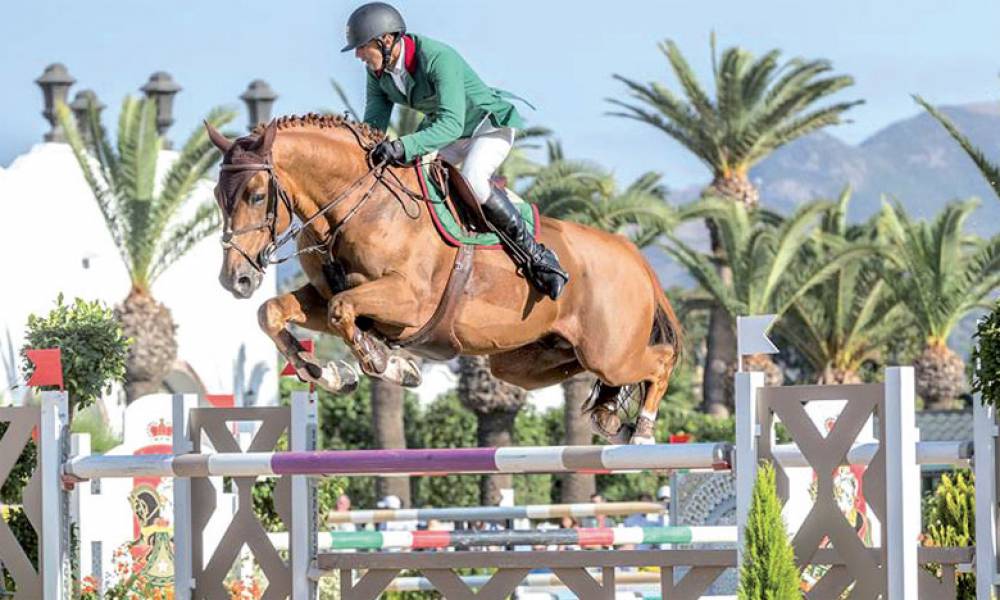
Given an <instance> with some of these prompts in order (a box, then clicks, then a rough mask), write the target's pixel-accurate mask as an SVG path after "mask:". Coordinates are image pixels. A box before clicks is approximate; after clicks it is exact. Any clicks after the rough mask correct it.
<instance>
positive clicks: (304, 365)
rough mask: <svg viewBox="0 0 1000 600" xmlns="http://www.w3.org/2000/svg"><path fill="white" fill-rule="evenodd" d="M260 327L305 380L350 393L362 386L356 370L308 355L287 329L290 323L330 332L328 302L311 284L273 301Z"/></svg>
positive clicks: (260, 314) (264, 310)
mask: <svg viewBox="0 0 1000 600" xmlns="http://www.w3.org/2000/svg"><path fill="white" fill-rule="evenodd" d="M257 320H258V322H259V323H260V328H261V329H263V330H264V332H265V333H266V334H267V335H268V337H270V338H271V340H272V341H274V345H275V346H277V348H278V351H279V352H281V353H282V354H283V355H284V356H285V358H286V359H288V362H289V363H290V364H291V365H292V368H293V369H295V373H296V374H297V375H298V376H299V379H301V380H302V381H308V382H310V383H315V384H316V385H318V386H320V387H321V388H323V389H325V390H327V391H330V392H340V393H346V392H349V391H351V390H353V389H354V387H355V386H356V385H357V383H358V374H357V372H356V371H355V370H354V367H352V366H351V365H348V364H347V363H344V362H341V363H340V364H339V365H338V364H335V363H327V364H326V365H323V364H321V363H320V362H319V361H318V360H317V359H316V357H315V356H313V355H312V353H310V352H307V351H306V349H305V348H303V347H302V345H301V344H300V343H299V341H298V340H297V339H295V336H293V335H292V334H291V333H289V331H288V329H286V327H287V326H288V324H289V323H294V324H296V325H301V326H302V327H306V328H308V329H312V330H314V331H320V332H323V333H328V332H329V329H328V328H327V322H326V300H324V299H323V297H322V296H321V295H320V293H319V292H318V291H317V290H316V288H314V287H313V286H312V285H311V284H306V285H305V286H304V287H301V288H299V289H297V290H295V291H294V292H292V293H290V294H283V295H281V296H277V297H275V298H271V299H270V300H268V301H267V302H265V303H264V304H262V305H261V307H260V309H259V310H258V311H257Z"/></svg>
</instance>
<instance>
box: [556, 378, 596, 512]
mask: <svg viewBox="0 0 1000 600" xmlns="http://www.w3.org/2000/svg"><path fill="white" fill-rule="evenodd" d="M593 386H594V376H593V375H590V374H589V373H581V374H580V375H577V376H575V377H572V378H570V379H568V380H566V381H564V382H563V384H562V389H563V397H564V398H565V403H564V408H563V411H564V412H563V424H564V426H565V429H566V441H565V443H566V445H567V446H589V445H590V444H591V443H592V442H593V439H594V434H593V432H592V431H591V430H590V419H589V418H588V417H587V416H586V415H584V414H583V405H584V403H586V402H587V398H588V397H589V396H590V390H591V388H593ZM596 491H597V482H596V480H595V478H594V476H593V475H591V474H587V473H566V474H564V475H563V476H562V483H561V487H560V492H559V495H560V501H561V502H564V503H570V502H588V501H589V500H590V497H591V496H592V495H593V494H594V492H596Z"/></svg>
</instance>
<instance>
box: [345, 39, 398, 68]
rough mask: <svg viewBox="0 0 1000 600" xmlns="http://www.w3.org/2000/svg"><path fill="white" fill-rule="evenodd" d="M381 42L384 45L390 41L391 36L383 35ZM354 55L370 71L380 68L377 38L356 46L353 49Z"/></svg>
mask: <svg viewBox="0 0 1000 600" xmlns="http://www.w3.org/2000/svg"><path fill="white" fill-rule="evenodd" d="M382 42H383V43H384V44H386V45H389V44H391V43H392V36H391V35H388V34H387V35H385V36H383V39H382ZM354 56H355V57H357V59H358V60H360V61H361V62H363V63H365V66H366V67H368V68H369V69H370V70H372V71H381V70H382V49H381V48H379V45H378V40H372V41H370V42H368V43H367V44H364V45H361V46H358V47H357V48H355V49H354Z"/></svg>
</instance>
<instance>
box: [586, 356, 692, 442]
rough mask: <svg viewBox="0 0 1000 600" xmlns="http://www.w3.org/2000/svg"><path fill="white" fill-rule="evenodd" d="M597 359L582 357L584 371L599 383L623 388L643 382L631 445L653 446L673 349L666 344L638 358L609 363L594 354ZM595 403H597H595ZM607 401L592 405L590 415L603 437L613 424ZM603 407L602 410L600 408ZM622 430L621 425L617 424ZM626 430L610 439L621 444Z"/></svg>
mask: <svg viewBox="0 0 1000 600" xmlns="http://www.w3.org/2000/svg"><path fill="white" fill-rule="evenodd" d="M597 356H598V360H597V361H594V362H590V361H588V358H590V356H588V354H587V353H586V352H585V353H584V355H583V361H584V366H585V367H586V368H587V370H589V371H591V372H593V373H594V374H596V375H597V376H598V377H599V378H600V379H601V381H603V382H605V383H606V384H607V385H609V386H623V385H627V384H633V383H638V382H645V383H646V393H645V395H644V396H643V398H642V409H641V412H640V414H639V417H638V419H637V421H636V423H635V433H634V434H632V436H631V442H632V443H633V444H652V443H654V441H655V440H654V437H653V432H654V427H655V424H656V414H657V412H658V410H659V407H660V400H661V399H662V398H663V395H664V394H665V393H666V392H667V384H668V382H669V380H670V373H671V371H672V370H673V367H674V362H675V360H676V356H675V353H674V349H673V348H672V347H671V346H669V345H655V346H647V347H645V348H643V350H642V354H641V355H640V356H639V357H638V358H637V359H628V360H614V361H613V360H609V359H608V357H607V356H606V355H601V354H597ZM595 404H596V403H595ZM608 406H609V402H608V401H605V402H603V403H601V404H600V406H595V410H594V411H593V413H592V416H591V419H592V422H593V421H594V420H595V419H597V420H598V421H600V423H595V430H597V425H601V429H604V431H597V433H599V434H600V435H602V436H604V437H609V435H608V434H609V433H612V432H611V429H613V428H614V427H613V426H614V425H615V423H614V422H613V421H612V419H611V417H610V411H609V410H608ZM602 407H603V408H602ZM618 425H619V427H621V424H620V422H619V423H618ZM626 434H627V430H625V429H624V428H621V429H618V430H617V431H615V432H614V435H612V436H611V438H610V439H612V440H613V441H623V438H624V436H625V435H626Z"/></svg>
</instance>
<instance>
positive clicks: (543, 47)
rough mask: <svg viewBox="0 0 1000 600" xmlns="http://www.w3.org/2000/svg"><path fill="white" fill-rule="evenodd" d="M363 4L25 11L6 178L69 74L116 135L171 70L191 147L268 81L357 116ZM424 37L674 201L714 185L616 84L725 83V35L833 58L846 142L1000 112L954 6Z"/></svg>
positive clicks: (753, 9)
mask: <svg viewBox="0 0 1000 600" xmlns="http://www.w3.org/2000/svg"><path fill="white" fill-rule="evenodd" d="M358 4H359V3H356V2H343V1H318V0H289V1H284V2H262V1H256V0H250V1H244V2H217V1H210V0H204V1H201V2H193V1H189V0H174V1H162V0H161V1H158V2H152V1H146V0H133V1H129V2H125V1H115V2H112V1H100V0H98V1H95V2H79V1H73V2H70V1H53V0H32V1H30V2H15V3H7V6H5V7H4V15H3V18H2V19H0V43H2V44H3V53H2V56H3V58H2V59H0V81H2V82H3V88H2V93H0V127H2V129H0V130H2V132H3V134H2V136H0V165H3V166H8V165H9V164H10V162H11V161H12V160H13V158H14V157H16V156H17V155H19V154H21V153H23V152H26V151H27V150H28V149H29V148H30V146H31V145H32V144H34V143H36V142H38V141H41V138H42V135H43V133H44V132H45V131H47V129H48V125H47V123H46V122H45V121H44V119H43V118H42V117H41V115H40V111H41V108H42V101H41V93H40V90H39V89H38V87H37V86H36V85H35V84H34V83H33V80H34V79H35V78H36V77H38V76H39V75H40V74H41V73H42V71H43V70H44V68H45V66H46V65H48V64H49V63H52V62H57V61H58V62H62V63H64V64H65V65H66V66H67V67H68V69H69V70H70V73H71V74H72V75H73V76H74V77H76V79H77V84H76V86H75V87H74V88H73V89H72V90H71V92H70V98H72V96H73V94H74V93H75V92H76V91H77V90H80V89H84V88H92V89H94V90H95V91H96V92H97V93H98V95H99V96H100V98H101V99H102V101H103V102H104V103H105V104H107V105H108V109H106V111H105V122H106V123H114V119H116V118H117V112H118V110H117V109H118V106H119V104H120V102H121V99H122V98H123V97H124V96H125V95H126V94H129V93H138V88H139V87H140V86H141V85H142V84H143V83H145V81H146V80H147V79H148V77H149V75H150V74H151V73H152V72H154V71H156V70H160V69H163V70H166V71H168V72H170V73H171V74H172V75H173V76H174V78H175V79H176V81H177V82H178V83H179V84H180V85H182V86H183V87H184V90H183V91H182V92H181V93H180V94H179V95H178V97H177V101H176V110H175V115H176V118H177V123H176V124H175V125H174V127H173V128H172V130H171V132H170V135H171V137H172V138H173V139H174V140H175V141H176V140H180V139H183V138H184V137H186V136H187V134H188V133H189V132H190V131H191V129H192V128H193V127H195V126H196V124H197V123H199V120H200V118H201V116H202V115H204V114H205V113H206V112H207V111H208V110H209V108H211V107H212V106H214V105H218V104H231V105H233V106H236V107H238V108H239V109H240V122H239V127H240V128H241V129H242V128H243V127H244V126H245V118H246V117H245V111H244V110H243V107H242V103H240V101H239V100H238V99H237V96H239V94H241V93H242V92H243V90H244V89H245V88H246V86H247V84H248V83H249V82H250V81H251V80H252V79H255V78H263V79H265V80H266V81H268V82H269V83H270V84H271V86H272V87H273V88H274V89H275V90H276V91H277V92H278V94H280V98H279V99H278V103H277V105H276V107H275V112H276V113H277V114H284V113H298V112H307V111H310V110H315V109H319V108H323V107H331V108H336V107H338V104H337V101H336V98H335V96H334V95H333V92H332V88H331V86H330V83H329V81H330V78H331V77H336V78H337V79H338V80H339V81H341V82H342V83H343V84H344V85H345V86H346V87H347V89H348V91H349V92H350V94H351V96H352V98H353V99H354V100H355V102H356V103H358V104H360V103H361V101H362V97H363V81H364V78H363V70H362V67H361V65H360V63H358V62H357V61H356V60H355V59H354V58H353V57H352V56H351V55H349V54H346V55H344V54H340V53H339V52H338V49H339V48H340V46H341V45H342V43H343V37H344V23H345V21H346V19H347V16H348V15H349V14H350V12H351V10H353V8H355V7H356V6H357V5H358ZM397 6H398V7H399V8H400V10H401V11H402V12H403V13H404V15H405V17H406V19H407V21H408V23H409V25H410V29H411V30H412V31H415V32H418V33H424V34H426V35H430V36H432V37H436V38H438V39H441V40H443V41H447V42H449V43H450V44H452V45H453V46H455V47H457V48H458V49H459V50H460V51H461V52H462V53H463V54H464V55H465V56H466V58H467V60H468V61H469V62H470V63H471V64H472V65H473V66H474V67H475V68H476V69H477V70H478V71H479V73H480V75H481V76H482V77H483V79H484V80H486V81H487V82H488V83H490V84H492V85H494V86H497V87H503V88H505V89H509V90H511V91H513V92H515V93H518V94H519V95H521V96H523V97H525V98H527V99H529V100H531V101H532V103H534V104H535V105H536V106H537V110H536V111H530V110H525V116H526V117H527V118H528V119H529V121H530V122H531V123H533V124H539V125H546V126H548V127H550V128H552V129H553V130H555V132H556V134H557V135H558V137H559V138H560V139H561V140H562V141H563V144H564V147H565V150H566V153H567V155H569V156H571V157H574V158H587V159H593V160H596V161H598V162H600V163H602V164H603V165H605V166H606V167H608V168H610V169H612V170H614V171H615V172H616V173H617V174H618V175H619V176H620V178H621V179H622V180H629V179H631V178H633V177H635V176H636V175H638V174H639V173H641V172H643V171H646V170H657V171H660V172H662V173H663V174H664V176H665V181H666V183H667V184H668V185H669V186H671V187H674V188H680V187H685V186H689V185H693V184H698V183H701V182H703V181H704V180H705V179H706V177H707V171H706V170H705V169H704V167H702V166H701V165H700V164H699V163H698V162H697V161H696V160H695V159H693V158H692V157H690V156H689V155H688V154H687V153H686V151H684V150H683V149H682V148H680V146H678V145H677V144H675V143H674V142H672V141H671V140H669V139H668V138H667V137H666V136H665V135H663V134H661V133H658V132H657V131H655V130H653V129H652V128H650V127H648V126H644V125H641V124H638V123H634V122H630V121H626V120H623V119H619V118H615V117H610V116H606V115H605V112H607V111H608V110H609V108H610V105H608V104H607V102H606V101H605V98H607V97H613V96H620V95H621V94H622V91H623V88H622V86H621V85H620V84H619V83H617V82H616V81H614V80H613V79H612V77H611V75H612V74H613V73H621V74H623V75H626V76H629V77H631V78H635V79H639V80H658V81H664V82H668V83H670V84H671V85H672V84H673V79H672V78H671V76H670V73H669V71H668V68H667V65H666V61H665V59H664V58H663V56H662V55H661V54H660V53H659V51H658V50H657V48H656V44H657V42H658V41H660V40H663V39H665V38H672V39H674V40H676V41H677V43H678V44H679V45H680V47H681V48H682V50H683V51H684V53H685V55H686V56H687V57H688V58H689V60H690V61H691V62H692V64H693V65H694V66H695V67H696V69H697V70H698V71H699V72H700V73H701V75H702V78H703V81H706V82H707V75H708V69H709V50H708V39H709V32H710V31H712V30H714V31H715V32H716V33H717V35H718V38H719V44H720V46H727V45H741V46H743V47H746V48H748V49H750V50H752V51H754V52H757V53H760V52H763V51H766V50H768V49H771V48H780V49H781V50H782V51H783V53H784V56H785V57H786V58H788V57H791V56H803V57H807V58H819V57H823V58H827V59H829V60H831V61H832V62H833V64H834V67H835V69H836V71H837V72H840V73H846V74H850V75H853V76H854V77H855V78H856V80H857V84H856V85H855V86H854V87H853V88H851V89H849V90H848V91H847V92H844V93H842V94H841V96H840V97H841V98H843V99H853V98H863V99H865V100H866V101H867V103H866V104H865V105H863V106H861V107H859V108H856V109H854V110H853V111H852V114H851V116H852V118H853V120H854V123H852V124H848V125H844V126H841V127H839V128H837V129H836V130H834V131H833V132H832V133H834V134H835V135H837V136H839V137H841V138H842V139H844V140H846V141H848V142H851V143H856V142H859V141H861V140H863V139H864V138H865V137H867V136H869V135H871V134H872V133H874V132H875V131H877V130H878V129H880V128H881V127H883V126H885V125H887V124H888V123H890V122H892V121H894V120H897V119H901V118H906V117H908V116H912V115H914V114H916V113H917V107H916V106H915V105H914V103H913V101H912V100H911V99H910V96H909V94H910V93H920V94H922V95H924V96H925V97H926V98H928V99H930V100H931V101H932V102H935V103H941V104H953V103H965V102H981V101H991V100H992V101H998V100H1000V80H998V78H997V74H998V71H1000V36H998V35H997V31H996V24H997V23H1000V3H997V2H985V1H982V0H977V1H975V2H962V3H955V4H954V7H946V6H945V3H943V2H940V1H939V0H912V1H907V2H890V1H887V0H879V1H871V0H869V1H864V0H844V1H839V2H826V3H816V2H802V1H801V0H798V1H790V0H780V1H761V2H735V1H728V0H726V1H723V0H714V1H704V2H691V1H689V0H688V1H684V2H680V1H664V0H661V1H659V2H652V1H649V2H588V1H576V2H563V1H558V2H553V1H549V2H542V1H534V2H529V1H526V0H511V1H508V2H480V1H477V0H465V1H452V0H449V1H434V2H431V1H426V0H425V1H409V0H406V1H402V0H401V1H398V2H397Z"/></svg>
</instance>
